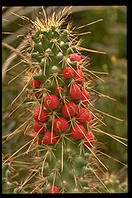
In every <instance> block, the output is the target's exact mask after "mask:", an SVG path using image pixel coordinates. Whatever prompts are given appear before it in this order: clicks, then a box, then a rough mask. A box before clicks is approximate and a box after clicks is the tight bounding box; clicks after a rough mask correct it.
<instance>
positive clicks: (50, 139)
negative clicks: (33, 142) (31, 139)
mask: <svg viewBox="0 0 132 198" xmlns="http://www.w3.org/2000/svg"><path fill="white" fill-rule="evenodd" d="M57 141H58V136H57V135H56V134H55V133H53V132H51V131H47V132H46V133H45V134H44V137H43V140H42V142H43V143H44V144H56V143H57Z"/></svg>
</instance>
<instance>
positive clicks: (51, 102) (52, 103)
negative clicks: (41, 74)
mask: <svg viewBox="0 0 132 198" xmlns="http://www.w3.org/2000/svg"><path fill="white" fill-rule="evenodd" d="M59 105H60V100H59V98H58V97H57V96H56V95H54V94H50V95H48V96H46V97H45V99H44V106H45V107H46V108H47V109H52V110H54V109H57V108H58V107H59Z"/></svg>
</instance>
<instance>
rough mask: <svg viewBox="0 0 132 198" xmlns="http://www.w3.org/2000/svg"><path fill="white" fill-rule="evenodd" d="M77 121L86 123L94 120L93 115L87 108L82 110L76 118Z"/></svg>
mask: <svg viewBox="0 0 132 198" xmlns="http://www.w3.org/2000/svg"><path fill="white" fill-rule="evenodd" d="M76 119H77V121H79V122H86V121H91V120H92V115H91V114H90V113H89V112H88V110H87V109H85V108H83V107H82V108H80V109H79V111H78V114H77V116H76Z"/></svg>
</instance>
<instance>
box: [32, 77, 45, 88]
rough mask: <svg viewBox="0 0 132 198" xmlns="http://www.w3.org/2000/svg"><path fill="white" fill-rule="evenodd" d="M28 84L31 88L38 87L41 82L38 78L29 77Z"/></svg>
mask: <svg viewBox="0 0 132 198" xmlns="http://www.w3.org/2000/svg"><path fill="white" fill-rule="evenodd" d="M30 84H31V86H32V87H33V88H38V87H40V86H41V84H42V83H41V82H40V81H39V80H35V79H33V78H32V79H31V81H30Z"/></svg>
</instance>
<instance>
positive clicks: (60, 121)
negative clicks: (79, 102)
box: [53, 117, 69, 132]
mask: <svg viewBox="0 0 132 198" xmlns="http://www.w3.org/2000/svg"><path fill="white" fill-rule="evenodd" d="M68 127H69V124H68V121H67V120H66V119H65V118H63V117H59V118H56V119H55V120H54V124H53V129H54V130H55V131H56V132H62V131H65V130H67V128H68Z"/></svg>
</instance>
